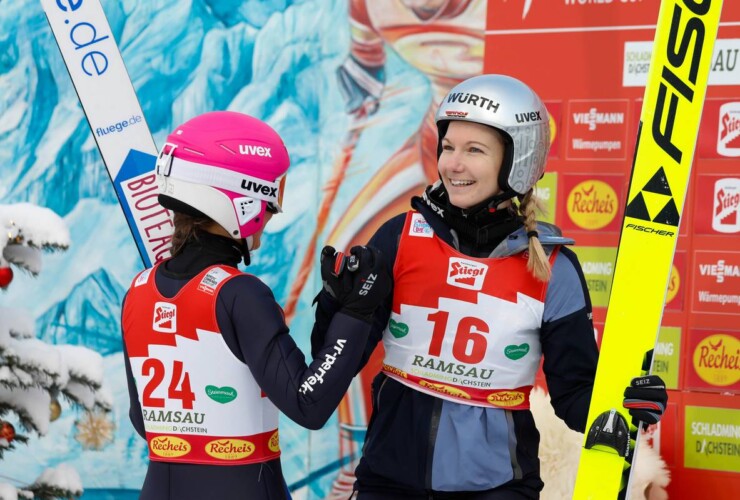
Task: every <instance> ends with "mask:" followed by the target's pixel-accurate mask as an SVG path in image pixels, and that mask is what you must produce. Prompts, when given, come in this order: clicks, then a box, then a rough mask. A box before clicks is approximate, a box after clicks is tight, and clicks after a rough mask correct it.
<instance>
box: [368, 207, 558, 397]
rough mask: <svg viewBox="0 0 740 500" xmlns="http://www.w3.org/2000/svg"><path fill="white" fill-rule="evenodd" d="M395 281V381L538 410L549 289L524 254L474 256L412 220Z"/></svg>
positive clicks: (390, 338) (388, 362)
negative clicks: (535, 389)
mask: <svg viewBox="0 0 740 500" xmlns="http://www.w3.org/2000/svg"><path fill="white" fill-rule="evenodd" d="M556 252H557V250H556V251H555V252H553V254H552V255H551V257H550V262H553V261H554V258H555V254H556ZM393 278H394V293H393V310H392V312H391V317H390V320H389V322H388V326H387V327H386V330H385V332H384V333H383V346H384V347H385V359H384V360H383V371H384V372H385V373H386V374H387V375H388V376H390V377H392V378H394V379H396V380H398V381H399V382H401V383H403V384H405V385H408V386H409V387H412V388H414V389H416V390H419V391H422V392H425V393H428V394H431V395H433V396H437V397H440V398H443V399H448V400H451V401H455V402H458V403H464V404H469V405H475V406H491V407H499V408H506V409H510V410H522V409H527V408H529V393H530V391H531V389H532V385H533V384H534V378H535V375H536V372H537V369H538V367H539V361H540V354H541V347H540V338H539V335H540V325H541V323H542V315H543V311H544V297H545V292H546V290H547V284H546V283H543V282H541V281H538V280H537V279H536V278H534V277H533V276H532V274H531V273H530V272H529V271H528V270H527V254H526V253H525V252H523V253H519V254H516V255H512V256H510V257H504V258H474V257H468V256H466V255H463V254H461V253H460V252H458V251H456V250H455V249H454V248H452V247H450V246H449V245H448V244H446V243H445V242H444V241H442V240H441V239H440V238H439V237H437V236H436V235H435V234H434V232H433V231H432V229H431V227H430V226H429V224H428V223H427V222H426V220H424V218H423V217H422V215H421V214H419V213H417V212H409V213H408V214H407V216H406V223H405V225H404V230H403V234H402V235H401V239H400V242H399V246H398V255H397V257H396V262H395V266H394V269H393Z"/></svg>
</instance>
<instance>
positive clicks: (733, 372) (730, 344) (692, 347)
mask: <svg viewBox="0 0 740 500" xmlns="http://www.w3.org/2000/svg"><path fill="white" fill-rule="evenodd" d="M687 349H688V352H687V356H686V362H687V364H688V367H687V370H686V383H685V385H686V388H689V389H700V390H713V391H722V392H727V391H732V392H740V332H737V331H734V332H733V331H728V330H711V331H706V330H692V331H691V332H690V333H689V342H688V343H687Z"/></svg>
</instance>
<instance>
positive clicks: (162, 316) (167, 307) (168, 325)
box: [152, 302, 177, 333]
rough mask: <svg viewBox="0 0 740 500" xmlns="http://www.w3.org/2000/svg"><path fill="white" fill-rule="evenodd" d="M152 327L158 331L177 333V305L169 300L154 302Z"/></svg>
mask: <svg viewBox="0 0 740 500" xmlns="http://www.w3.org/2000/svg"><path fill="white" fill-rule="evenodd" d="M152 329H153V330H154V331H156V332H162V333H175V331H176V330H177V306H176V305H175V304H170V303H169V302H157V303H156V304H154V320H153V321H152Z"/></svg>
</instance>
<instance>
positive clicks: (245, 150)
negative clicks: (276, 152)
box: [239, 144, 272, 158]
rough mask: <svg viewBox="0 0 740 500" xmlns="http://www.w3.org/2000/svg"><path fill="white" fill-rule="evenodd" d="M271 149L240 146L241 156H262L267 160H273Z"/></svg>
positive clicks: (248, 145)
mask: <svg viewBox="0 0 740 500" xmlns="http://www.w3.org/2000/svg"><path fill="white" fill-rule="evenodd" d="M270 149H272V148H266V147H264V146H252V145H251V144H239V154H243V155H247V156H262V157H265V158H272V154H270Z"/></svg>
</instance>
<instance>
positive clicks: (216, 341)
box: [123, 266, 280, 465]
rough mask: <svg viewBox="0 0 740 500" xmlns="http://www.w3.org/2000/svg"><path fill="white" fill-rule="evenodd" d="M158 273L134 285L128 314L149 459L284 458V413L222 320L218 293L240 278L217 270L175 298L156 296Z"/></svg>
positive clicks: (230, 461) (232, 461)
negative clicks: (224, 331) (232, 345)
mask: <svg viewBox="0 0 740 500" xmlns="http://www.w3.org/2000/svg"><path fill="white" fill-rule="evenodd" d="M155 272H156V267H155V268H153V269H147V270H146V271H144V272H142V273H140V274H139V275H138V276H137V277H136V278H135V279H134V282H133V284H132V285H131V288H130V290H129V292H128V295H127V297H126V304H125V307H124V310H123V331H124V342H125V344H126V351H127V353H128V356H129V359H130V362H131V369H132V371H133V375H134V378H135V379H136V388H137V392H138V394H139V401H140V402H141V409H142V413H143V416H144V425H145V429H146V439H147V442H148V444H149V458H150V459H151V460H158V461H165V462H182V463H192V464H207V465H241V464H249V463H256V462H265V461H268V460H272V459H274V458H277V457H278V456H280V446H279V438H278V431H277V427H278V411H277V408H275V406H274V405H273V404H272V402H271V401H270V400H269V399H268V398H267V397H264V396H263V395H262V391H261V389H260V388H259V386H258V385H257V382H256V381H255V380H254V377H253V376H252V374H251V372H250V371H249V368H248V367H247V365H246V364H244V363H243V362H241V361H240V360H239V359H238V358H236V357H235V356H234V354H233V353H232V352H231V350H230V349H229V347H228V346H227V345H226V343H225V342H224V340H223V337H222V336H221V333H220V331H219V329H218V324H217V322H216V298H217V296H218V292H219V290H220V288H221V286H223V284H224V283H226V281H227V280H229V279H230V278H231V277H233V276H236V275H238V274H240V272H239V271H237V270H235V269H230V268H226V267H218V266H215V267H210V268H208V269H206V270H204V271H203V272H201V273H200V274H199V275H198V276H196V277H195V278H193V279H192V280H191V281H190V282H189V283H188V284H187V285H185V286H184V287H183V288H182V290H180V292H179V293H178V294H177V295H176V296H175V297H173V298H171V299H168V298H165V297H163V296H162V295H161V294H160V293H159V291H158V290H157V288H156V286H155V284H154V275H155Z"/></svg>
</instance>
